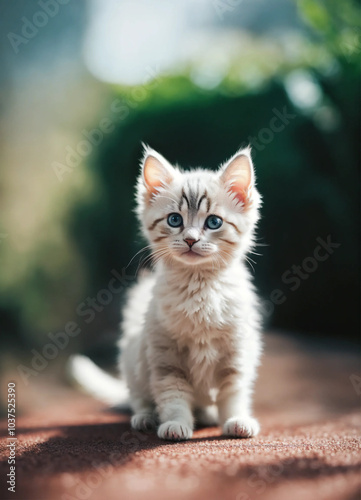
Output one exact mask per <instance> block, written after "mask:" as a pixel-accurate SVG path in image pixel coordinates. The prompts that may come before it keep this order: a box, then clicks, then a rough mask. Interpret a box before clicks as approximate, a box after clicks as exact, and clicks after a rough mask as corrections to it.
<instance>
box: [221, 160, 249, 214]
mask: <svg viewBox="0 0 361 500" xmlns="http://www.w3.org/2000/svg"><path fill="white" fill-rule="evenodd" d="M222 178H223V181H224V182H225V184H226V185H227V184H229V189H228V191H229V192H230V193H232V194H233V195H234V196H235V198H236V199H237V201H239V202H241V203H243V205H244V206H245V207H246V206H247V204H248V193H249V188H250V186H251V182H252V166H251V163H250V160H249V158H248V157H247V156H246V155H239V156H236V158H234V159H233V160H232V161H231V162H230V163H229V165H228V166H227V167H226V169H225V171H224V172H223V174H222Z"/></svg>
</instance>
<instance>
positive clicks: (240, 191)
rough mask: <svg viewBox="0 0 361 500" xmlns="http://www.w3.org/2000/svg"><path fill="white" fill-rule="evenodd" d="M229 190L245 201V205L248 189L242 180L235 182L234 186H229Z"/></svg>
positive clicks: (241, 200) (238, 198) (242, 201)
mask: <svg viewBox="0 0 361 500" xmlns="http://www.w3.org/2000/svg"><path fill="white" fill-rule="evenodd" d="M229 192H230V193H232V194H234V195H235V197H236V199H237V200H238V201H240V202H241V203H243V204H244V205H245V204H246V201H247V189H245V188H244V185H243V184H242V183H240V182H237V181H235V182H233V184H232V186H230V188H229Z"/></svg>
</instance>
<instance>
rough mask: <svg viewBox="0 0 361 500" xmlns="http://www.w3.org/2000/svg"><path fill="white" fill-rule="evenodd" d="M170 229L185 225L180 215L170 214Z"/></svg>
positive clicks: (168, 220)
mask: <svg viewBox="0 0 361 500" xmlns="http://www.w3.org/2000/svg"><path fill="white" fill-rule="evenodd" d="M167 222H168V224H169V225H170V227H179V226H181V225H182V224H183V219H182V216H181V215H180V214H170V215H168V219H167Z"/></svg>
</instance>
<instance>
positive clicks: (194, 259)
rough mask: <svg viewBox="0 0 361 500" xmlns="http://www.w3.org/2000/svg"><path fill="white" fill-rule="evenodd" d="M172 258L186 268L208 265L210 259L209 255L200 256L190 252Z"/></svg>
mask: <svg viewBox="0 0 361 500" xmlns="http://www.w3.org/2000/svg"><path fill="white" fill-rule="evenodd" d="M173 257H174V259H175V260H176V261H177V262H181V263H182V264H183V265H186V266H201V265H204V264H206V263H209V262H210V261H211V259H212V256H211V255H201V254H199V253H196V252H193V251H192V250H190V251H188V252H183V253H181V254H174V255H173Z"/></svg>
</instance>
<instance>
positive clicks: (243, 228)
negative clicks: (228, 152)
mask: <svg viewBox="0 0 361 500" xmlns="http://www.w3.org/2000/svg"><path fill="white" fill-rule="evenodd" d="M260 204H261V197H260V195H259V193H258V191H257V189H256V186H255V174H254V169H253V165H252V160H251V154H250V149H243V150H240V151H238V152H237V153H236V154H235V155H234V156H233V157H232V158H231V159H230V160H229V161H228V162H226V163H225V164H223V165H222V166H221V167H220V169H219V170H218V171H217V172H212V171H207V170H204V169H196V170H192V171H189V172H185V171H182V170H180V169H179V168H177V167H174V166H172V165H171V164H170V163H169V162H168V161H167V160H166V159H165V158H163V156H161V155H160V154H159V153H157V152H156V151H154V150H152V149H150V148H149V147H145V153H144V158H143V161H142V172H141V175H140V177H139V180H138V185H137V215H138V218H139V221H140V223H141V227H142V231H143V233H144V235H145V236H146V238H147V239H148V241H149V243H150V247H151V250H152V254H153V259H154V267H155V268H154V272H153V273H152V274H150V275H149V276H146V277H143V278H142V279H141V280H140V281H139V283H138V284H137V285H135V287H134V288H132V289H131V291H130V294H129V297H128V303H127V304H126V306H125V310H124V320H123V323H122V330H123V337H122V339H121V341H120V345H121V353H122V354H121V371H122V374H123V375H124V377H125V380H126V383H127V385H128V388H129V393H130V403H131V407H132V410H133V412H134V414H133V416H132V419H131V425H132V427H133V428H134V429H138V430H150V429H151V428H153V427H155V426H157V427H158V436H159V437H160V438H163V439H170V440H183V439H189V438H191V437H192V433H193V428H194V424H195V419H197V420H199V422H200V423H215V419H217V421H218V422H219V424H220V425H221V426H222V429H223V434H224V435H227V436H234V437H252V436H255V435H256V434H257V433H258V432H259V424H258V422H257V420H255V419H254V418H253V417H252V414H251V395H252V386H253V382H254V379H255V376H256V368H257V365H258V364H259V358H260V353H261V340H260V315H259V313H258V307H257V306H258V302H257V297H256V294H255V292H254V288H253V285H252V283H251V279H250V275H249V272H248V269H247V268H246V265H245V262H244V261H245V256H246V253H247V251H249V250H250V249H251V248H252V246H253V244H254V239H253V238H254V229H255V226H256V223H257V220H258V208H259V206H260Z"/></svg>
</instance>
